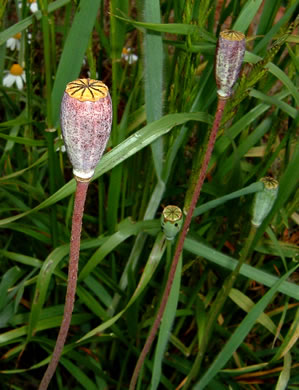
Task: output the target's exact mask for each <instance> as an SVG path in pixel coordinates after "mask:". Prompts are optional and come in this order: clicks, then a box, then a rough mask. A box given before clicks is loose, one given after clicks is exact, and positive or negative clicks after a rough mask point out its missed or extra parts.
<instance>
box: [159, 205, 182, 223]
mask: <svg viewBox="0 0 299 390" xmlns="http://www.w3.org/2000/svg"><path fill="white" fill-rule="evenodd" d="M163 217H164V221H170V222H175V221H178V220H180V219H182V217H183V213H182V211H181V209H180V208H179V207H177V206H171V205H169V206H166V207H165V208H164V210H163Z"/></svg>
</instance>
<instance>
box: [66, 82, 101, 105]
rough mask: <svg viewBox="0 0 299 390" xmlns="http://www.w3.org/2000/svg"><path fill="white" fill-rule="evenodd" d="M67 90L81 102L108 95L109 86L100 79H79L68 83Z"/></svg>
mask: <svg viewBox="0 0 299 390" xmlns="http://www.w3.org/2000/svg"><path fill="white" fill-rule="evenodd" d="M65 91H66V92H67V93H68V94H69V95H70V96H71V97H73V98H75V99H77V100H79V101H80V102H85V101H87V100H88V101H91V102H95V101H97V100H99V99H102V98H105V97H106V96H107V94H108V87H107V86H106V85H105V84H104V83H103V82H102V81H99V80H93V79H77V80H75V81H71V82H70V83H68V84H67V86H66V89H65Z"/></svg>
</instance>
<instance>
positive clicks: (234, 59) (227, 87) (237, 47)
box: [215, 30, 245, 99]
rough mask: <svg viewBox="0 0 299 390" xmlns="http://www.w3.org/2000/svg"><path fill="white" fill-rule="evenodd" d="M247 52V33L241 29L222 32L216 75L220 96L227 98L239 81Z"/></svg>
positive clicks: (218, 45) (218, 47)
mask: <svg viewBox="0 0 299 390" xmlns="http://www.w3.org/2000/svg"><path fill="white" fill-rule="evenodd" d="M244 54H245V35H244V34H243V33H241V32H239V31H233V30H224V31H222V32H221V33H220V35H219V39H218V44H217V49H216V66H215V68H216V69H215V75H216V83H217V87H218V90H217V93H218V95H219V97H221V98H223V99H227V98H229V97H230V96H231V94H232V88H233V86H234V85H235V82H236V81H237V79H238V77H239V74H240V70H241V66H242V63H243V58H244Z"/></svg>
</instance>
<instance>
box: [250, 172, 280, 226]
mask: <svg viewBox="0 0 299 390" xmlns="http://www.w3.org/2000/svg"><path fill="white" fill-rule="evenodd" d="M260 181H261V182H262V183H263V184H264V189H263V190H262V191H260V192H257V193H256V194H255V197H254V202H253V209H252V220H251V223H252V224H253V225H254V226H256V227H259V226H260V225H261V224H262V222H263V220H264V219H265V218H266V217H267V215H268V214H269V213H270V211H271V209H272V207H273V204H274V202H275V199H276V197H277V194H278V181H277V180H275V179H273V178H272V177H263V178H262V179H261V180H260Z"/></svg>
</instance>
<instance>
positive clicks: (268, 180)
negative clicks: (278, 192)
mask: <svg viewBox="0 0 299 390" xmlns="http://www.w3.org/2000/svg"><path fill="white" fill-rule="evenodd" d="M260 181H261V182H262V183H264V186H265V187H266V188H267V189H268V190H272V189H274V188H277V187H278V181H277V180H275V179H274V178H273V177H270V176H266V177H263V178H262V179H261V180H260Z"/></svg>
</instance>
